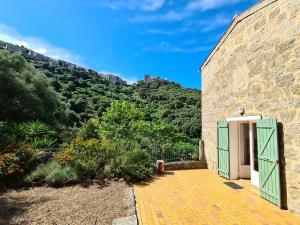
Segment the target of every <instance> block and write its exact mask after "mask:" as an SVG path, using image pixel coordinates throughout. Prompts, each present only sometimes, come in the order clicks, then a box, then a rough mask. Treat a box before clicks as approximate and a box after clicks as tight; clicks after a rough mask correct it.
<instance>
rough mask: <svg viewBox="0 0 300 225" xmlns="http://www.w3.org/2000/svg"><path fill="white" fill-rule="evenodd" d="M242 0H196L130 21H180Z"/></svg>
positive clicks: (139, 16)
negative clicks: (180, 7)
mask: <svg viewBox="0 0 300 225" xmlns="http://www.w3.org/2000/svg"><path fill="white" fill-rule="evenodd" d="M240 1H242V0H222V1H220V0H196V1H190V2H189V3H188V4H187V5H186V6H185V7H183V8H182V9H179V10H177V11H174V10H169V11H167V12H165V13H160V14H147V15H135V16H134V17H132V18H130V19H129V21H131V22H135V23H155V22H178V21H183V20H185V19H187V18H190V17H192V16H194V14H195V13H197V12H199V11H201V12H204V11H207V10H212V9H217V8H221V7H224V6H226V5H233V4H236V3H238V2H240Z"/></svg>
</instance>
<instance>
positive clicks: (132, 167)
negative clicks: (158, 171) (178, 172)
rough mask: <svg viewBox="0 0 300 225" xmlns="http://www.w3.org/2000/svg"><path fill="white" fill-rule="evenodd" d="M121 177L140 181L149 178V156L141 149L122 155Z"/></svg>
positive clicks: (151, 169) (150, 168)
mask: <svg viewBox="0 0 300 225" xmlns="http://www.w3.org/2000/svg"><path fill="white" fill-rule="evenodd" d="M122 167H123V171H122V173H123V175H124V177H125V178H126V180H129V181H140V180H144V179H146V178H149V177H151V176H152V175H153V172H154V171H153V168H152V164H151V159H150V155H149V154H148V152H147V151H145V150H142V149H134V150H133V151H129V152H126V153H125V155H124V159H123V163H122Z"/></svg>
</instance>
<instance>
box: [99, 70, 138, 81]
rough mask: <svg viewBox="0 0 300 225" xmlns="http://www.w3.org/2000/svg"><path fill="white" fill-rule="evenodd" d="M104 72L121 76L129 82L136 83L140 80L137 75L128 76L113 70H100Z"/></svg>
mask: <svg viewBox="0 0 300 225" xmlns="http://www.w3.org/2000/svg"><path fill="white" fill-rule="evenodd" d="M99 73H102V74H111V75H115V76H118V77H120V78H121V79H122V80H125V81H126V82H127V83H128V84H134V83H136V82H137V81H138V78H137V77H135V76H127V75H124V74H122V73H117V72H111V71H100V72H99Z"/></svg>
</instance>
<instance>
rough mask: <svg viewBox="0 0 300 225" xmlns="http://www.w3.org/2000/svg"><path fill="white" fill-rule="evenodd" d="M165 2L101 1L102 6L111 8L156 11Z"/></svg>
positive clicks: (149, 0)
mask: <svg viewBox="0 0 300 225" xmlns="http://www.w3.org/2000/svg"><path fill="white" fill-rule="evenodd" d="M164 4H165V0H139V1H137V0H109V1H108V2H104V3H101V4H100V6H101V7H106V8H110V9H114V10H117V9H124V8H125V9H130V10H142V11H155V10H157V9H160V8H161V7H163V5H164Z"/></svg>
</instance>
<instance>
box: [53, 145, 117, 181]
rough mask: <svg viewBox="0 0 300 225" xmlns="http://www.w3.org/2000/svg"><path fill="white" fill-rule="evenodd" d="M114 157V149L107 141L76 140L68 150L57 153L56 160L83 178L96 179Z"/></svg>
mask: <svg viewBox="0 0 300 225" xmlns="http://www.w3.org/2000/svg"><path fill="white" fill-rule="evenodd" d="M113 155H115V152H114V147H113V145H112V144H111V143H110V142H108V141H106V140H96V139H89V140H80V139H75V140H74V141H73V142H72V143H71V144H70V146H69V147H68V148H66V149H64V150H62V151H60V152H58V153H56V154H55V155H54V160H56V161H57V162H59V163H60V164H61V165H69V166H71V167H72V168H74V169H75V170H76V171H77V174H78V176H79V177H81V178H94V177H95V176H97V175H101V174H102V173H103V169H104V167H105V164H106V163H107V162H109V161H110V159H111V158H112V157H113Z"/></svg>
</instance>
